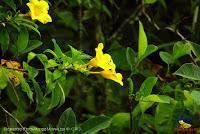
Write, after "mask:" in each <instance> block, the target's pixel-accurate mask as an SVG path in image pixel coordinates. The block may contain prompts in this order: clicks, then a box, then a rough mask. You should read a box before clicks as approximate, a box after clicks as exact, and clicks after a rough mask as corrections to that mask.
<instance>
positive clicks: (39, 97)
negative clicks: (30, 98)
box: [32, 79, 44, 110]
mask: <svg viewBox="0 0 200 134" xmlns="http://www.w3.org/2000/svg"><path fill="white" fill-rule="evenodd" d="M32 82H33V87H34V90H35V94H36V95H35V96H36V98H35V100H36V103H37V107H36V110H38V109H39V106H42V104H43V103H44V99H43V93H42V90H41V88H40V85H39V84H38V83H37V82H36V80H35V79H32Z"/></svg>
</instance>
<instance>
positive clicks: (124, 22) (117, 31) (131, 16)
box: [108, 5, 142, 42]
mask: <svg viewBox="0 0 200 134" xmlns="http://www.w3.org/2000/svg"><path fill="white" fill-rule="evenodd" d="M141 9H142V5H139V6H138V7H137V9H136V11H135V12H133V13H132V14H131V15H130V16H129V17H128V18H127V19H125V20H124V21H123V22H122V24H121V25H120V26H119V28H118V29H117V30H116V31H115V32H114V33H113V34H112V35H111V36H110V37H109V38H108V42H110V41H111V40H112V39H113V38H115V37H117V35H118V34H119V33H120V32H121V31H122V29H123V28H124V27H125V26H126V24H127V23H129V22H130V20H131V19H133V18H134V17H135V16H136V15H137V14H138V13H139V12H140V10H141Z"/></svg>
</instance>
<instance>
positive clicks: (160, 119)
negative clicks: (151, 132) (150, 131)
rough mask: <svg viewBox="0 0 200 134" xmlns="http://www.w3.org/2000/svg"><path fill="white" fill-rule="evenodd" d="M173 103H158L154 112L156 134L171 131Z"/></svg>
mask: <svg viewBox="0 0 200 134" xmlns="http://www.w3.org/2000/svg"><path fill="white" fill-rule="evenodd" d="M174 109H175V104H164V103H159V104H158V106H157V108H156V114H155V128H156V130H157V133H158V134H172V133H173V129H174V128H173V112H174Z"/></svg>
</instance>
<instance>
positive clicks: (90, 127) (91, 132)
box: [78, 116, 111, 134]
mask: <svg viewBox="0 0 200 134" xmlns="http://www.w3.org/2000/svg"><path fill="white" fill-rule="evenodd" d="M110 123H111V118H110V117H107V116H97V117H94V118H91V119H89V120H87V121H85V122H84V123H82V124H81V126H80V131H79V132H78V133H80V134H95V133H97V132H98V131H100V130H102V129H106V128H107V127H109V125H110Z"/></svg>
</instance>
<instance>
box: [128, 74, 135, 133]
mask: <svg viewBox="0 0 200 134" xmlns="http://www.w3.org/2000/svg"><path fill="white" fill-rule="evenodd" d="M131 76H132V75H130V77H129V78H128V79H127V81H128V83H129V96H128V99H129V114H130V127H129V128H130V134H133V114H132V111H133V88H134V87H133V81H132V79H131Z"/></svg>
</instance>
